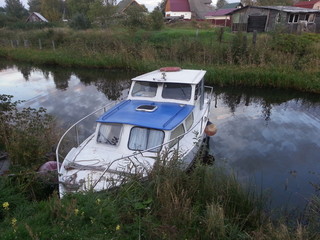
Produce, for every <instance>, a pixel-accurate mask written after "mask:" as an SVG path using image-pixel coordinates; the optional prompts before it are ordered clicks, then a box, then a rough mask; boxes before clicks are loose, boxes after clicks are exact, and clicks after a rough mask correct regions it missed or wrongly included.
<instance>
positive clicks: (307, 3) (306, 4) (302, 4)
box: [293, 0, 319, 8]
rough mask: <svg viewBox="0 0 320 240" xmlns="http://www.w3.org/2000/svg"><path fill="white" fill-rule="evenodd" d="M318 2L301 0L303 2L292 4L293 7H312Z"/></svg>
mask: <svg viewBox="0 0 320 240" xmlns="http://www.w3.org/2000/svg"><path fill="white" fill-rule="evenodd" d="M317 2H319V0H315V1H303V2H298V3H296V4H294V5H293V6H295V7H302V8H313V6H314V5H315V4H316V3H317Z"/></svg>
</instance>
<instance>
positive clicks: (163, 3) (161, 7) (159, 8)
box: [154, 0, 167, 16]
mask: <svg viewBox="0 0 320 240" xmlns="http://www.w3.org/2000/svg"><path fill="white" fill-rule="evenodd" d="M166 3H167V0H162V1H161V2H159V3H158V6H156V7H155V9H154V10H156V11H160V12H162V15H163V16H164V14H165V11H166Z"/></svg>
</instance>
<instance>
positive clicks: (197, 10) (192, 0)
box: [189, 0, 213, 19]
mask: <svg viewBox="0 0 320 240" xmlns="http://www.w3.org/2000/svg"><path fill="white" fill-rule="evenodd" d="M211 2H212V1H211V0H189V5H190V10H191V14H192V18H195V19H205V15H206V14H207V13H208V12H211V11H213V7H212V6H211V5H210V4H211Z"/></svg>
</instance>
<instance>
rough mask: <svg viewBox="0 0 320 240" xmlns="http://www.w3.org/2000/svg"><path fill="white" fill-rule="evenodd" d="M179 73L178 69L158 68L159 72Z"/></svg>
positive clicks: (179, 69)
mask: <svg viewBox="0 0 320 240" xmlns="http://www.w3.org/2000/svg"><path fill="white" fill-rule="evenodd" d="M179 71H181V68H180V67H163V68H160V72H179Z"/></svg>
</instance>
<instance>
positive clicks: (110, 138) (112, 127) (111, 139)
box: [97, 123, 122, 146]
mask: <svg viewBox="0 0 320 240" xmlns="http://www.w3.org/2000/svg"><path fill="white" fill-rule="evenodd" d="M121 129H122V125H121V124H116V123H108V124H105V123H103V124H101V125H100V128H99V132H98V138H97V141H98V142H99V143H105V144H108V145H113V146H117V145H118V144H119V139H120V133H121Z"/></svg>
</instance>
